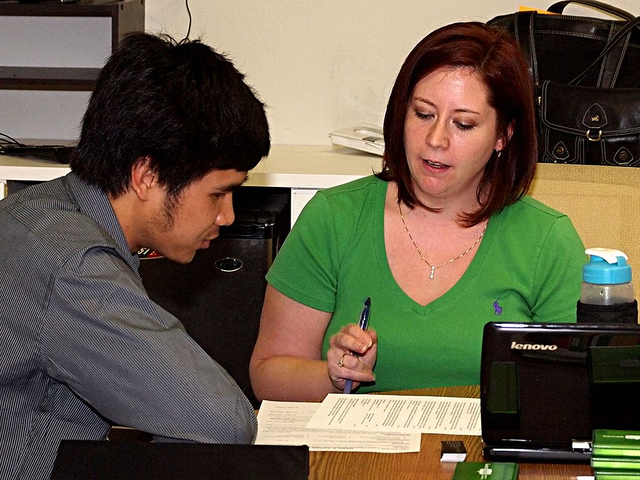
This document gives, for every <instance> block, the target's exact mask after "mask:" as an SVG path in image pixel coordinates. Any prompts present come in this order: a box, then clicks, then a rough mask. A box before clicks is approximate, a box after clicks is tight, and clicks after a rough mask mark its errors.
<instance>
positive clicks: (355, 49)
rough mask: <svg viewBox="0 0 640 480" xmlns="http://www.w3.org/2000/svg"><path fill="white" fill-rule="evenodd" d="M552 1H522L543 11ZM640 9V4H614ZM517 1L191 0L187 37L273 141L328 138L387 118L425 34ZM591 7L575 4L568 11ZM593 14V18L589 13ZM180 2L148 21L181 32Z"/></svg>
mask: <svg viewBox="0 0 640 480" xmlns="http://www.w3.org/2000/svg"><path fill="white" fill-rule="evenodd" d="M552 3H553V1H551V0H545V1H541V0H535V1H529V2H526V0H525V2H524V4H525V5H527V6H531V7H535V8H540V9H544V8H547V7H549V6H550V5H551V4H552ZM614 3H615V4H616V5H617V6H618V7H619V8H622V9H625V10H627V11H629V12H632V13H635V14H636V15H640V4H639V2H638V0H614ZM522 4H523V3H518V2H517V1H514V0H490V1H489V0H420V1H418V0H347V1H344V0H317V1H308V0H272V1H268V0H267V1H264V0H233V1H230V0H189V6H190V10H191V14H192V17H193V23H192V28H191V35H190V37H191V38H194V37H198V36H200V37H201V38H202V39H203V41H204V42H205V43H207V44H209V45H211V46H212V47H214V48H216V49H218V50H219V51H221V52H226V53H227V54H228V55H230V57H231V58H232V59H233V60H234V62H235V63H236V66H237V67H238V68H239V69H240V70H241V71H243V72H244V73H245V74H246V75H247V81H248V82H249V83H250V84H252V85H253V86H254V87H255V89H256V90H257V92H258V93H259V95H260V96H261V98H262V99H263V101H264V102H265V103H266V104H267V105H268V118H269V123H270V126H271V132H272V140H273V143H274V144H315V145H321V144H329V142H330V140H329V138H328V133H329V132H331V131H333V130H336V129H338V128H342V127H346V126H350V125H352V124H354V123H356V122H359V121H367V122H373V123H376V124H381V123H382V119H383V115H384V110H385V107H386V102H387V99H388V96H389V93H390V90H391V87H392V85H393V81H394V79H395V76H396V75H397V73H398V70H399V68H400V65H401V63H402V61H403V60H404V58H405V56H406V55H407V54H408V53H409V51H410V50H411V48H413V46H414V45H415V44H416V43H417V42H418V41H419V40H420V39H422V38H423V37H424V36H425V35H426V34H427V33H428V32H430V31H431V30H433V29H434V28H436V27H439V26H441V25H444V24H447V23H451V22H454V21H469V20H479V21H486V20H488V19H490V18H493V17H494V16H496V15H502V14H506V13H511V12H513V11H515V10H517V9H518V7H519V5H522ZM580 12H582V13H585V10H584V9H583V8H582V10H581V7H576V6H573V5H571V6H569V7H567V8H566V9H565V13H580ZM586 13H587V14H589V15H594V13H593V11H592V10H587V11H586ZM187 25H188V16H187V11H186V8H185V2H184V1H176V0H147V4H146V27H147V30H150V31H164V32H166V33H170V34H172V35H175V36H176V37H179V38H182V37H184V35H185V34H186V30H187Z"/></svg>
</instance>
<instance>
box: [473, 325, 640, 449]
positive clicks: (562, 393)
mask: <svg viewBox="0 0 640 480" xmlns="http://www.w3.org/2000/svg"><path fill="white" fill-rule="evenodd" d="M638 398H640V326H638V325H630V324H598V325H596V324H566V323H563V324H527V323H522V324H521V323H488V324H487V325H486V326H485V328H484V334H483V340H482V362H481V380H480V404H481V415H482V439H483V441H484V443H485V445H486V448H485V457H487V458H493V459H506V458H512V459H518V460H524V459H531V460H536V459H539V460H544V461H546V460H549V461H551V460H565V461H572V460H575V461H588V460H589V455H590V451H589V443H588V442H590V440H591V437H592V431H593V430H594V429H595V428H610V429H624V430H632V429H640V407H638Z"/></svg>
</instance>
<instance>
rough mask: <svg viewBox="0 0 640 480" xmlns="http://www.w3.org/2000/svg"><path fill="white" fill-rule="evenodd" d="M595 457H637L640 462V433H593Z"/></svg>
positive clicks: (625, 431) (622, 431)
mask: <svg viewBox="0 0 640 480" xmlns="http://www.w3.org/2000/svg"><path fill="white" fill-rule="evenodd" d="M591 454H592V456H593V457H635V460H636V461H639V460H640V432H639V431H635V430H607V429H597V430H594V431H593V448H592V452H591Z"/></svg>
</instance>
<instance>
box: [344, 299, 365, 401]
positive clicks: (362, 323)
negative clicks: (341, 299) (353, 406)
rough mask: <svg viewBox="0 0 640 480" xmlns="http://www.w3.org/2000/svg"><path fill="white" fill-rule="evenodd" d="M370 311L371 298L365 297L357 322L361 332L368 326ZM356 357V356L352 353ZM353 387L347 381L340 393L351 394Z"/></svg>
mask: <svg viewBox="0 0 640 480" xmlns="http://www.w3.org/2000/svg"><path fill="white" fill-rule="evenodd" d="M370 310H371V298H370V297H367V299H366V300H365V301H364V306H363V307H362V313H361V314H360V320H359V321H358V326H359V327H360V328H361V329H362V330H366V329H367V327H368V326H369V311H370ZM353 355H355V356H356V357H357V356H358V354H356V353H354V354H353ZM352 387H353V381H352V380H351V379H347V380H346V381H345V382H344V390H343V391H342V393H351V388H352Z"/></svg>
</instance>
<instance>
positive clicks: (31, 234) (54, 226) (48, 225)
mask: <svg viewBox="0 0 640 480" xmlns="http://www.w3.org/2000/svg"><path fill="white" fill-rule="evenodd" d="M0 224H2V228H3V229H4V230H5V232H4V233H5V236H9V237H10V236H14V237H16V238H14V240H18V239H19V238H20V236H22V238H23V240H24V241H23V242H20V244H21V245H23V246H24V245H30V246H31V247H34V244H35V243H39V244H40V248H44V246H45V245H46V246H47V247H46V248H50V249H52V250H55V251H57V252H58V254H60V255H65V256H66V255H69V254H72V253H73V252H77V251H78V250H86V249H87V248H90V247H92V246H98V245H100V246H112V244H113V240H112V239H111V238H110V236H109V235H107V234H106V232H105V231H104V229H102V227H101V226H100V225H99V223H98V222H97V221H96V220H95V219H94V218H92V217H90V216H89V215H87V214H86V213H84V212H82V211H81V209H80V208H79V206H78V204H77V202H76V201H75V199H74V197H73V195H72V194H71V193H70V191H69V190H68V188H67V187H66V185H65V179H64V178H58V179H55V180H52V181H50V182H44V183H41V184H38V185H34V186H32V187H29V188H26V189H24V190H21V191H19V192H16V193H15V194H13V195H10V196H9V197H7V198H6V199H4V200H3V201H2V202H0ZM16 246H17V245H16Z"/></svg>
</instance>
